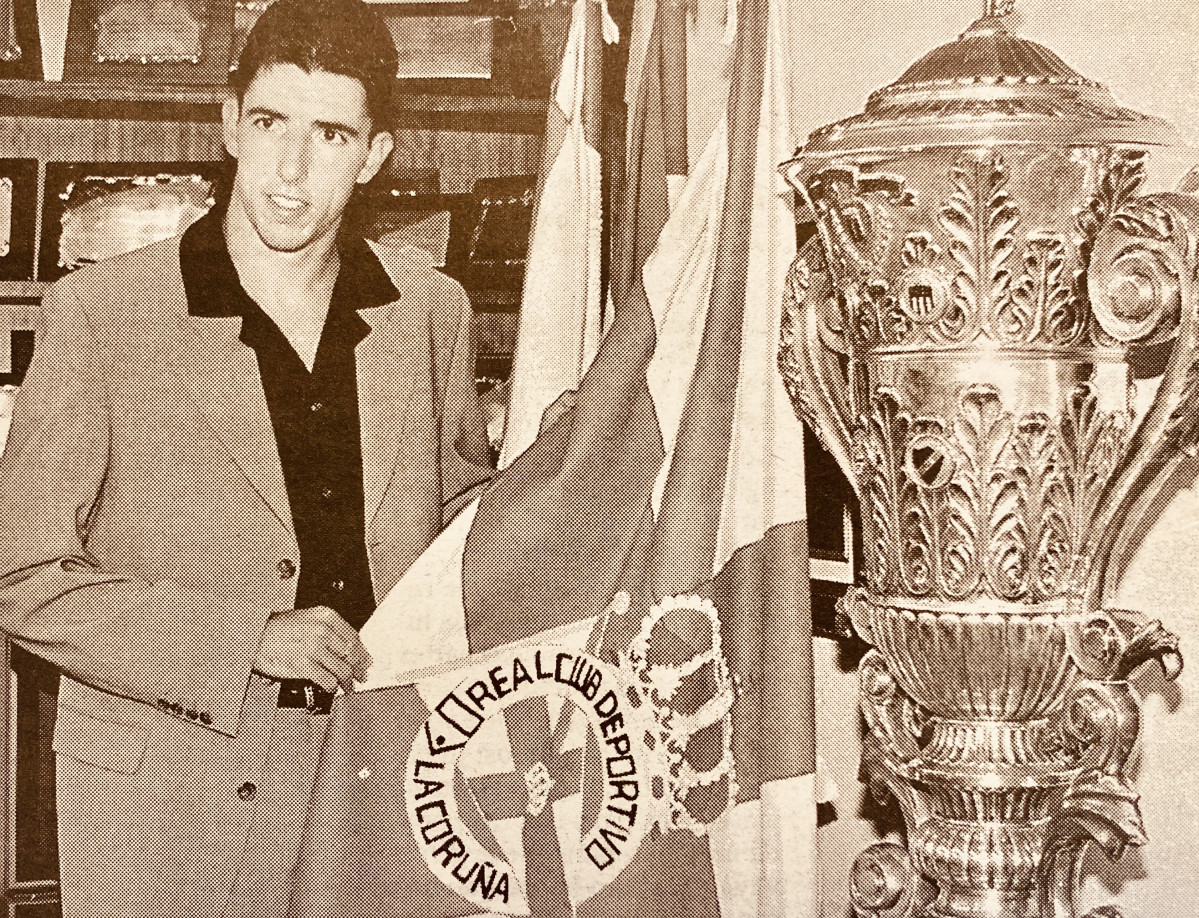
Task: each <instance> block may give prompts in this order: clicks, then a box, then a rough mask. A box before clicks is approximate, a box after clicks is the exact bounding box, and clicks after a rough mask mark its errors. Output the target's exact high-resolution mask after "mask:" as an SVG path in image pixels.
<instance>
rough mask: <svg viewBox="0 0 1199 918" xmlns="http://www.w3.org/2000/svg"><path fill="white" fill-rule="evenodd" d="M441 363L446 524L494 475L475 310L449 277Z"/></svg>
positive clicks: (445, 295) (442, 447)
mask: <svg viewBox="0 0 1199 918" xmlns="http://www.w3.org/2000/svg"><path fill="white" fill-rule="evenodd" d="M443 300H444V302H443V304H442V305H444V309H443V310H438V312H439V313H440V315H441V317H442V327H441V328H440V330H439V331H440V334H439V335H438V337H439V339H440V340H439V350H440V354H439V355H438V357H437V360H438V364H439V367H441V368H443V374H444V376H443V379H444V383H443V394H442V410H441V494H442V507H443V511H442V525H445V524H446V523H448V522H449V521H450V520H451V519H453V517H454V516H455V515H456V514H457V513H458V511H460V510H461V509H462V508H463V507H465V506H466V505H467V504H468V503H470V502H471V501H472V500H474V498H475V497H477V496H478V494H479V492H480V491H481V490H482V488H481V487H480V486H481V485H483V484H486V483H487V482H488V481H490V480H491V477H492V475H493V474H494V469H493V468H492V462H491V445H490V443H489V441H488V439H487V425H486V422H485V421H484V419H483V408H482V405H481V404H480V402H479V392H478V388H477V387H476V383H475V348H474V335H473V333H472V325H471V320H472V318H473V315H474V311H473V309H472V308H471V304H470V300H469V299H468V298H467V296H466V292H465V291H464V290H463V289H462V288H461V287H460V286H459V285H458V284H457V283H455V282H453V281H449V280H448V279H447V280H446V284H445V291H444V294H443Z"/></svg>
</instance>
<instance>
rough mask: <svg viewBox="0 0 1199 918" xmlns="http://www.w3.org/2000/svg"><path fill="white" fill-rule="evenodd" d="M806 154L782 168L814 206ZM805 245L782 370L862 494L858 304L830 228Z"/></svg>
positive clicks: (787, 320) (790, 282) (783, 340)
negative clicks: (856, 449)
mask: <svg viewBox="0 0 1199 918" xmlns="http://www.w3.org/2000/svg"><path fill="white" fill-rule="evenodd" d="M800 170H801V165H800V163H799V161H795V162H791V163H784V164H783V166H782V167H780V171H782V172H783V173H784V175H785V176H786V178H787V181H788V183H789V184H791V185H792V187H794V188H795V189H796V191H797V192H798V194H799V196H800V198H801V199H802V200H803V202H804V203H805V204H807V206H808V207H809V208H810V209H811V210H812V213H813V215H815V214H816V213H817V211H816V209H815V208H814V207H813V206H812V202H811V200H810V198H809V196H808V193H807V189H806V187H805V186H804V184H803V182H802V180H801V178H800ZM817 225H818V227H819V229H820V233H819V234H818V235H816V236H813V237H812V238H811V239H809V240H808V241H807V243H805V244H804V245H803V246H802V247H801V248H800V250H799V253H798V254H797V255H796V257H795V261H794V262H792V264H791V268H790V270H789V271H788V272H787V284H786V290H785V293H784V295H783V316H782V327H781V336H780V343H779V369H780V371H781V372H782V376H783V380H784V382H785V383H786V386H787V389H788V392H789V394H790V396H791V402H792V404H793V405H795V406H796V410H797V411H798V413H799V414H800V416H801V417H802V418H803V420H804V421H805V422H806V423H807V424H808V426H809V427H810V428H811V429H812V432H813V433H814V434H815V435H816V437H817V439H819V440H820V443H821V445H823V446H824V448H825V449H826V450H828V451H829V453H830V454H831V455H832V457H833V459H834V460H836V462H837V465H838V466H840V468H841V471H842V472H844V473H845V477H846V478H848V479H849V482H850V484H851V485H852V487H853V489H854V492H855V494H857V496H858V497H859V499H860V498H861V494H860V493H859V488H858V475H857V472H856V470H855V463H854V461H853V429H854V427H855V425H856V419H857V417H858V414H859V412H860V410H861V407H862V406H861V404H859V403H860V402H862V394H863V393H864V391H865V386H864V380H865V368H864V367H863V366H862V365H861V364H860V362H859V361H858V360H856V359H855V356H856V355H855V354H854V349H853V335H852V334H851V330H850V328H849V324H848V323H849V322H850V321H851V320H850V318H849V316H850V314H851V311H850V309H849V308H847V303H846V297H847V296H851V295H852V294H851V293H847V292H842V291H840V290H838V289H837V288H838V285H837V284H836V283H835V281H834V278H833V272H832V271H831V270H830V267H829V265H828V262H827V260H826V258H825V251H826V250H827V244H828V240H827V239H826V238H825V233H826V229H827V228H826V227H825V226H824V225H823V221H820V220H818V221H817Z"/></svg>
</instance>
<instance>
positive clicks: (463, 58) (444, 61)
mask: <svg viewBox="0 0 1199 918" xmlns="http://www.w3.org/2000/svg"><path fill="white" fill-rule="evenodd" d="M385 21H386V22H387V28H388V29H389V30H390V31H391V36H392V38H393V39H395V44H396V50H398V51H399V53H400V66H399V72H398V73H397V74H396V76H398V77H400V78H402V79H422V80H427V79H444V78H468V79H490V78H491V56H492V54H491V52H492V24H491V19H490V18H489V17H483V18H478V17H476V16H387V17H386V19H385Z"/></svg>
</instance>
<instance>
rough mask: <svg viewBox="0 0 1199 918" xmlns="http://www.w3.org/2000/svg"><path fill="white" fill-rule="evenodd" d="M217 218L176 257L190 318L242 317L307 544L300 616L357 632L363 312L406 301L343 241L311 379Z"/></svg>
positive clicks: (367, 601)
mask: <svg viewBox="0 0 1199 918" xmlns="http://www.w3.org/2000/svg"><path fill="white" fill-rule="evenodd" d="M221 218H222V215H221V214H220V213H219V212H218V211H217V210H214V211H213V212H212V213H210V214H209V215H208V216H206V217H204V218H202V219H201V220H199V221H198V222H197V223H195V224H194V225H193V226H192V227H191V229H189V230H188V231H187V232H186V233H185V234H184V236H183V240H182V242H181V244H180V249H179V262H180V269H181V271H182V273H183V286H184V289H185V290H186V292H187V305H188V311H189V312H190V313H191V314H192V315H197V316H241V317H242V327H241V341H242V342H243V343H244V344H246V345H247V346H249V347H251V348H253V349H254V351H255V353H256V354H257V355H258V370H259V372H260V373H261V374H262V388H263V392H264V393H265V395H266V403H267V408H268V410H269V411H270V415H271V424H272V426H273V427H274V429H275V440H276V442H277V443H278V446H279V461H280V464H281V465H282V467H283V477H284V479H285V480H286V482H287V497H288V501H289V502H290V504H291V515H292V520H293V523H294V525H295V530H296V540H297V542H298V543H299V546H300V579H299V583H298V584H297V586H296V608H298V609H304V608H308V607H310V606H329V607H330V608H332V609H334V610H335V611H336V612H337V613H338V614H339V615H341V616H342V618H344V619H345V620H346V621H348V622H349V623H350V624H351V625H353V626H354V627H355V628H360V627H362V625H363V624H364V623H365V622H366V620H367V619H368V618H369V617H370V615H371V612H373V611H374V608H375V600H374V592H373V590H372V588H371V578H370V565H369V562H368V560H367V554H366V513H365V508H364V506H363V503H364V497H363V490H362V442H361V436H360V426H359V418H358V385H357V374H356V367H355V356H354V348H355V346H356V345H357V344H358V342H360V341H361V340H362V339H363V338H365V337H366V335H367V333H368V332H369V331H370V326H369V325H368V324H367V323H366V322H365V321H363V319H362V318H361V317H360V316H359V315H358V313H357V310H359V309H365V308H370V307H376V306H381V305H383V304H384V303H390V302H392V301H393V300H395V299H397V298H398V297H399V293H398V291H397V290H396V288H395V285H394V284H392V282H391V279H390V278H389V277H388V276H387V272H386V271H384V269H383V266H382V265H381V264H380V263H379V260H378V258H376V257H375V255H374V253H372V252H371V250H370V248H369V247H368V246H367V244H366V243H365V242H364V241H363V240H362V239H358V238H349V237H348V236H347V237H346V238H343V239H342V240H340V241H339V253H340V256H341V270H340V272H339V273H338V275H337V281H336V283H335V284H334V286H333V296H332V299H331V301H330V303H329V313H328V316H327V317H326V319H325V326H324V329H323V330H322V332H321V339H320V344H319V345H318V347H317V351H316V360H315V362H314V363H313V367H312V371H311V372H309V370H308V368H307V367H306V366H305V364H304V361H303V360H301V359H300V356H299V355H298V354H297V353H296V351H295V349H294V348H293V347H292V345H291V343H290V342H289V341H288V340H287V337H286V336H285V335H284V334H283V332H282V331H280V330H279V327H278V326H277V325H276V324H275V323H274V322H273V321H272V320H271V318H270V317H269V316H268V315H267V314H266V313H265V312H264V311H263V309H262V307H260V306H259V305H258V304H257V303H255V302H254V300H253V299H251V298H250V295H249V294H248V293H246V291H245V288H243V287H242V285H241V281H240V279H239V278H238V275H237V269H236V268H235V267H234V265H233V259H232V258H231V257H230V256H229V249H228V246H227V245H226V243H225V234H224V230H223V228H222V219H221Z"/></svg>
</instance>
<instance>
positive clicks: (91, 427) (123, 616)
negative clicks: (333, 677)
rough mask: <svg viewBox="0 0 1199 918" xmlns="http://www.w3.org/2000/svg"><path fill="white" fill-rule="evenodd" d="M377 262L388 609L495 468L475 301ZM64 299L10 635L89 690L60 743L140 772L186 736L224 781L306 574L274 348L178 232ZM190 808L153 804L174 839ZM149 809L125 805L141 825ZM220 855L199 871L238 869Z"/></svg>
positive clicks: (13, 441)
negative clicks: (204, 303)
mask: <svg viewBox="0 0 1199 918" xmlns="http://www.w3.org/2000/svg"><path fill="white" fill-rule="evenodd" d="M376 254H377V255H378V257H379V258H380V261H381V262H382V263H383V265H384V267H385V268H386V269H387V271H388V274H389V275H390V276H391V278H392V280H393V282H394V283H395V285H396V287H397V289H398V290H399V294H400V296H399V299H398V300H396V301H395V302H393V303H391V304H388V305H385V306H382V307H380V308H377V309H367V310H361V311H360V314H361V315H362V316H363V318H364V319H365V320H366V321H367V322H368V323H369V324H370V325H371V326H372V329H371V331H370V333H369V334H368V335H367V336H366V337H365V338H364V339H363V341H362V342H361V343H360V344H359V345H358V348H357V351H356V357H357V373H358V397H359V414H360V418H361V440H362V460H363V485H364V491H365V502H366V521H367V527H366V534H367V550H368V556H369V560H370V569H371V576H372V580H373V585H374V591H375V597H376V600H379V599H381V598H382V597H383V596H384V595H385V594H386V593H387V591H388V590H389V589H390V588H391V587H392V586H393V585H394V584H395V582H396V581H397V580H398V579H399V577H400V576H401V574H402V573H403V572H404V570H405V569H406V568H407V567H408V566H409V564H411V563H412V561H413V560H414V559H415V558H416V557H417V555H418V554H419V553H420V552H421V551H422V550H423V549H424V548H425V546H426V545H427V544H428V543H429V542H430V541H431V540H432V538H433V537H434V536H435V535H436V533H437V532H438V531H439V530H440V528H441V527H442V526H443V524H444V523H445V522H446V521H447V520H448V518H449V517H450V516H451V515H452V514H453V513H454V512H456V510H457V509H458V507H459V506H461V504H463V503H464V502H465V501H466V500H467V499H468V498H467V495H468V493H469V492H471V491H472V489H474V488H475V487H476V486H477V485H479V484H480V483H481V482H483V481H485V480H486V479H487V477H488V474H489V471H488V469H487V468H486V465H487V462H488V449H487V439H486V435H485V433H484V428H483V422H482V417H481V414H480V412H479V408H478V401H477V398H476V395H475V389H474V379H473V367H472V349H471V343H470V334H469V328H470V325H469V316H470V306H469V302H468V301H467V299H466V296H465V294H464V293H463V292H462V289H461V288H460V287H459V286H458V285H457V284H455V283H454V282H453V281H451V280H449V279H448V278H446V277H444V276H443V275H441V274H439V273H438V272H436V271H434V270H433V269H432V268H431V267H429V266H428V264H427V263H425V262H422V261H420V260H419V259H417V258H416V257H414V256H409V255H407V254H404V253H397V252H394V251H392V250H388V249H382V248H376ZM44 311H45V315H46V328H45V331H44V333H43V334H42V335H41V337H40V338H39V341H38V345H37V348H36V351H35V355H34V359H33V363H32V365H31V366H30V368H29V371H28V374H27V376H26V379H25V385H24V386H23V388H22V390H21V392H20V394H19V396H18V399H17V404H16V407H15V410H14V421H13V426H12V430H11V432H10V435H9V439H8V444H7V448H6V449H5V451H4V455H3V458H2V459H0V629H2V630H3V631H5V632H7V633H8V634H9V635H10V636H12V637H13V638H15V639H17V640H19V641H20V642H21V643H22V644H24V645H25V646H27V647H29V648H30V649H31V650H32V651H33V652H35V653H36V654H38V655H39V656H42V657H44V658H46V659H48V660H50V661H52V662H53V663H55V664H57V665H58V666H59V667H61V668H62V669H63V670H64V671H65V672H66V673H67V674H69V675H71V676H73V677H75V679H76V680H78V682H76V681H72V680H64V682H63V689H62V692H61V697H60V711H59V720H58V725H57V730H56V736H55V748H56V749H57V750H58V751H59V753H60V754H63V753H66V754H68V755H70V756H72V757H73V758H74V759H77V760H79V761H82V762H86V763H90V764H92V765H95V766H97V767H99V768H102V769H106V770H109V771H111V772H114V773H116V774H126V775H128V774H135V773H136V772H137V771H138V770H139V769H140V768H141V767H142V766H141V761H142V758H143V755H144V752H145V750H146V748H147V743H148V742H151V741H152V740H154V739H155V738H156V737H157V738H158V739H160V740H161V739H162V737H165V736H168V735H169V737H170V742H171V744H172V745H173V746H175V747H179V748H177V749H176V753H177V754H176V755H174V756H172V759H173V760H175V761H176V762H178V763H180V767H182V768H184V769H187V768H191V769H193V770H194V769H196V768H209V770H210V771H211V772H212V781H213V782H216V781H219V780H222V777H221V775H219V774H218V772H220V770H221V769H220V767H219V766H218V765H217V764H216V760H217V759H220V758H221V756H223V755H225V754H226V752H228V750H230V749H233V748H234V747H235V746H236V742H235V741H231V740H230V739H229V738H230V737H236V735H237V734H238V732H239V727H240V726H241V724H240V718H241V716H242V709H243V702H244V699H245V697H246V693H247V685H248V684H250V675H251V668H252V666H253V663H254V660H255V657H256V654H257V650H258V645H259V641H260V639H261V636H262V632H263V629H264V626H265V622H266V620H267V618H268V617H269V616H270V614H271V613H272V612H275V611H278V610H284V609H289V608H292V606H293V602H294V599H295V591H296V584H297V581H298V573H296V572H295V570H294V567H298V565H299V563H300V558H299V553H298V547H297V543H296V536H295V531H294V529H293V526H292V521H291V515H290V511H289V507H288V499H287V491H286V487H285V483H284V479H283V474H282V470H281V468H280V464H279V454H278V449H277V446H276V443H275V438H274V432H273V430H272V427H271V420H270V415H269V413H268V410H267V404H266V400H265V396H264V394H263V389H262V383H261V379H260V375H259V371H258V364H257V357H256V355H255V352H254V351H253V350H252V349H251V348H249V347H248V346H246V345H245V344H243V343H242V342H241V341H240V340H239V339H238V334H239V331H240V326H241V319H240V317H237V318H224V317H220V318H209V317H199V316H192V315H190V314H189V312H188V306H187V300H186V296H185V294H184V288H183V283H182V278H181V276H180V269H179V240H178V239H177V238H176V239H173V240H170V241H167V242H163V243H160V244H156V245H153V246H150V247H148V248H146V249H142V250H139V251H137V252H133V253H130V254H128V255H124V256H120V257H118V258H115V259H112V260H110V261H107V262H104V263H101V264H99V265H95V266H92V267H89V268H86V269H83V270H81V271H79V272H77V273H75V274H73V275H71V276H69V277H67V278H65V279H64V280H62V281H60V282H59V283H57V284H55V285H54V286H53V287H51V288H50V289H49V290H48V291H47V293H46V296H45V300H44ZM81 683H87V684H86V685H84V684H81ZM93 686H94V687H95V688H93ZM98 689H99V690H98ZM238 754H239V755H245V754H248V753H246V752H245V750H242V751H241V752H239V753H238ZM167 777H168V776H165V775H164V778H167ZM202 781H203V779H201V782H202ZM214 792H215V788H214ZM223 792H224V791H222V793H223ZM183 796H185V797H186V796H187V795H186V794H184V795H183ZM171 797H172V795H171V793H166V794H164V795H161V796H158V797H156V799H155V801H154V803H153V806H155V807H158V808H159V809H160V810H161V809H163V808H165V809H167V810H170V809H171V808H172V807H176V806H177V812H160V813H159V815H158V817H157V818H158V822H160V823H161V827H160V828H161V833H162V838H161V842H162V843H163V844H168V845H169V844H171V833H170V830H169V826H170V825H171V824H172V820H179V819H182V820H194V819H196V818H197V817H198V815H199V813H198V812H197V809H196V807H197V802H196V801H195V800H188V799H181V800H179V801H178V803H177V805H176V804H175V803H173V802H171ZM146 803H147V802H146V801H140V802H139V801H129V802H128V806H129V807H130V809H129V812H128V813H127V814H125V815H127V816H129V818H131V819H133V820H134V821H135V822H137V823H138V824H139V826H141V827H142V830H145V827H144V825H142V824H144V823H146V819H145V818H144V816H137V815H136V813H137V807H138V806H145V805H146ZM104 805H105V806H107V807H110V808H111V806H112V805H113V804H112V802H111V801H109V802H107V803H105V804H104ZM202 811H203V812H204V813H205V815H204V816H203V818H206V819H228V820H230V823H229V824H228V825H224V826H219V827H217V831H215V832H213V833H210V835H211V837H212V838H218V839H219V838H221V837H222V836H223V837H224V838H225V839H226V841H223V842H219V844H225V845H227V846H228V847H229V848H230V850H236V847H237V845H238V844H239V839H240V843H241V844H244V841H245V826H244V825H242V824H240V823H238V822H237V821H236V820H237V819H238V818H240V817H236V816H235V815H233V814H234V813H235V812H236V811H235V810H232V809H229V810H221V811H220V812H219V813H218V814H216V815H214V814H213V813H212V812H208V811H207V810H202ZM121 818H124V817H123V816H122V814H121V813H120V812H108V815H106V816H105V819H108V820H119V819H121ZM147 843H153V839H151V841H150V842H147ZM226 853H227V852H226ZM219 854H220V853H219V852H218V853H216V854H214V853H213V852H197V854H196V858H197V861H196V863H197V865H200V864H204V863H211V865H212V867H213V868H214V869H217V872H219V868H217V867H216V865H218V864H222V863H227V862H229V858H226V857H223V856H218V855H219ZM235 861H236V858H234V859H233V862H235ZM203 869H208V868H203ZM218 882H220V881H218Z"/></svg>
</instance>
